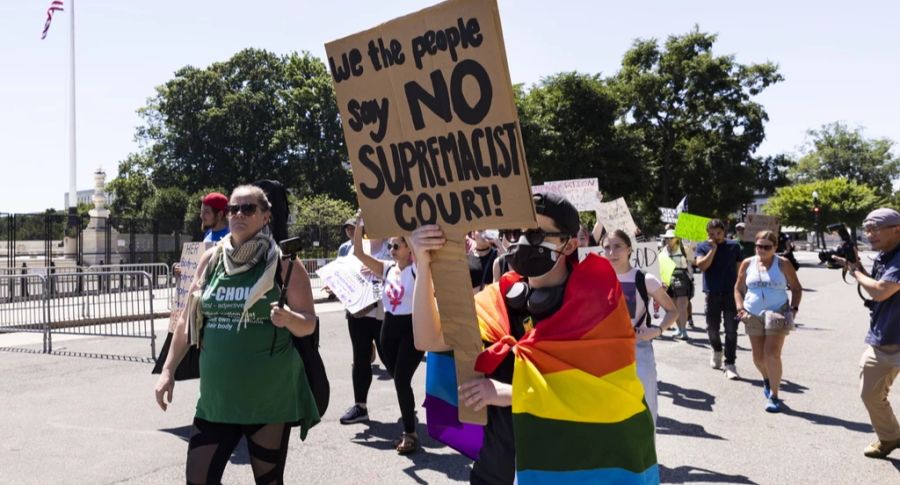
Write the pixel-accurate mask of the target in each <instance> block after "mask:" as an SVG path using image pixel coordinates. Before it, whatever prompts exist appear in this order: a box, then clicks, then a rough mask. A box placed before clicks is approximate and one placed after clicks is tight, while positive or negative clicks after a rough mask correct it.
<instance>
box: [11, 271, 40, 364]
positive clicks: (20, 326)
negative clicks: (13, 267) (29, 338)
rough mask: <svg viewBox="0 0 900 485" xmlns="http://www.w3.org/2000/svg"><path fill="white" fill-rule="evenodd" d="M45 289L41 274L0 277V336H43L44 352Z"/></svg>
mask: <svg viewBox="0 0 900 485" xmlns="http://www.w3.org/2000/svg"><path fill="white" fill-rule="evenodd" d="M46 288H47V281H46V279H45V278H44V277H43V276H41V275H0V333H7V332H31V333H42V334H44V335H43V350H44V351H45V352H46V351H47V325H46V321H47V305H46V298H45V296H46V294H45V290H46Z"/></svg>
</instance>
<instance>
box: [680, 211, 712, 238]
mask: <svg viewBox="0 0 900 485" xmlns="http://www.w3.org/2000/svg"><path fill="white" fill-rule="evenodd" d="M709 221H710V218H709V217H703V216H695V215H694V214H688V213H687V212H682V213H681V214H678V222H677V223H676V224H675V235H676V236H678V237H680V238H681V239H687V240H688V241H706V240H707V239H709V237H708V236H707V235H706V224H707V223H709Z"/></svg>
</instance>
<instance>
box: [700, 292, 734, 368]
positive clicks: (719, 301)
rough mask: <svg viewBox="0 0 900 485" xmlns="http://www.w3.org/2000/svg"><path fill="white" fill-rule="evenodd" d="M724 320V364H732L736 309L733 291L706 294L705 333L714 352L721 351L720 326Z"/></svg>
mask: <svg viewBox="0 0 900 485" xmlns="http://www.w3.org/2000/svg"><path fill="white" fill-rule="evenodd" d="M722 320H724V321H725V364H731V365H733V364H734V360H735V359H736V358H737V331H738V319H737V310H736V308H735V306H734V294H733V293H707V294H706V334H707V335H708V336H709V345H710V346H712V348H713V350H714V351H716V352H721V351H722V337H721V334H720V328H721V326H722Z"/></svg>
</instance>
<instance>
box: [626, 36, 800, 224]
mask: <svg viewBox="0 0 900 485" xmlns="http://www.w3.org/2000/svg"><path fill="white" fill-rule="evenodd" d="M715 41H716V36H715V35H713V34H707V33H703V32H700V31H699V30H698V29H697V28H695V29H694V30H693V31H691V32H689V33H687V34H685V35H681V36H672V37H669V38H668V40H667V41H666V43H665V46H664V48H663V49H660V46H659V43H658V42H657V41H656V40H637V41H635V43H634V44H633V46H632V47H631V49H629V50H628V52H626V53H625V56H624V58H623V60H622V68H621V70H620V71H619V73H618V74H617V75H616V76H615V78H614V79H613V80H612V86H613V87H614V88H615V89H616V90H617V93H618V96H619V97H620V99H621V100H622V102H623V103H624V110H623V111H622V115H621V117H620V120H619V122H620V123H621V124H623V125H625V126H626V127H627V130H628V131H629V136H630V137H632V138H633V140H634V145H633V147H634V148H633V149H634V156H635V158H637V159H639V160H641V161H642V162H643V163H642V164H641V166H640V167H639V169H640V171H635V172H634V173H633V174H632V176H634V177H641V178H642V179H643V187H644V189H643V190H642V191H640V195H639V197H640V198H641V199H643V203H644V205H645V206H647V207H649V208H651V209H652V208H655V207H656V206H666V207H671V206H672V205H673V204H675V203H676V202H677V201H678V200H679V199H681V197H682V196H684V195H685V194H688V195H694V196H695V197H691V198H690V207H691V212H696V213H698V214H705V215H715V216H720V217H721V216H726V215H727V214H729V213H731V212H734V211H735V210H737V209H738V208H739V207H740V205H741V204H742V203H745V202H749V201H750V200H751V199H752V195H753V190H754V188H755V185H756V174H757V171H758V165H759V163H760V160H759V159H757V158H754V157H753V153H754V151H755V150H756V148H757V147H758V146H759V144H760V143H762V141H763V139H764V138H765V130H764V127H763V125H764V122H765V121H766V120H768V115H767V114H766V111H765V110H764V109H763V107H762V105H760V104H759V103H757V102H755V101H753V100H752V97H753V96H756V95H758V94H759V93H761V92H762V91H763V90H764V89H766V88H767V87H769V86H771V85H772V84H774V83H777V82H779V81H781V80H783V77H782V76H781V74H779V73H778V68H777V66H776V65H775V64H772V63H768V62H767V63H764V64H750V65H745V64H740V63H738V62H736V61H735V59H734V57H733V56H716V55H714V54H713V44H714V43H715Z"/></svg>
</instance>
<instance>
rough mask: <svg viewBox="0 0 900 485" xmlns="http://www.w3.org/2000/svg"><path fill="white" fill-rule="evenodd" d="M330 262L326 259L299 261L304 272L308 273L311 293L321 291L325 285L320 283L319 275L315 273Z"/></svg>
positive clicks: (330, 260)
mask: <svg viewBox="0 0 900 485" xmlns="http://www.w3.org/2000/svg"><path fill="white" fill-rule="evenodd" d="M332 261H334V260H333V259H326V258H323V259H301V260H300V262H301V263H303V267H304V268H306V272H307V273H309V283H310V286H311V287H312V289H313V291H316V290H321V289H322V287H323V286H325V283H324V282H323V281H322V278H319V275H317V274H316V271H318V270H319V268H321V267H322V266H325V265H326V264H328V263H330V262H332Z"/></svg>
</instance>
